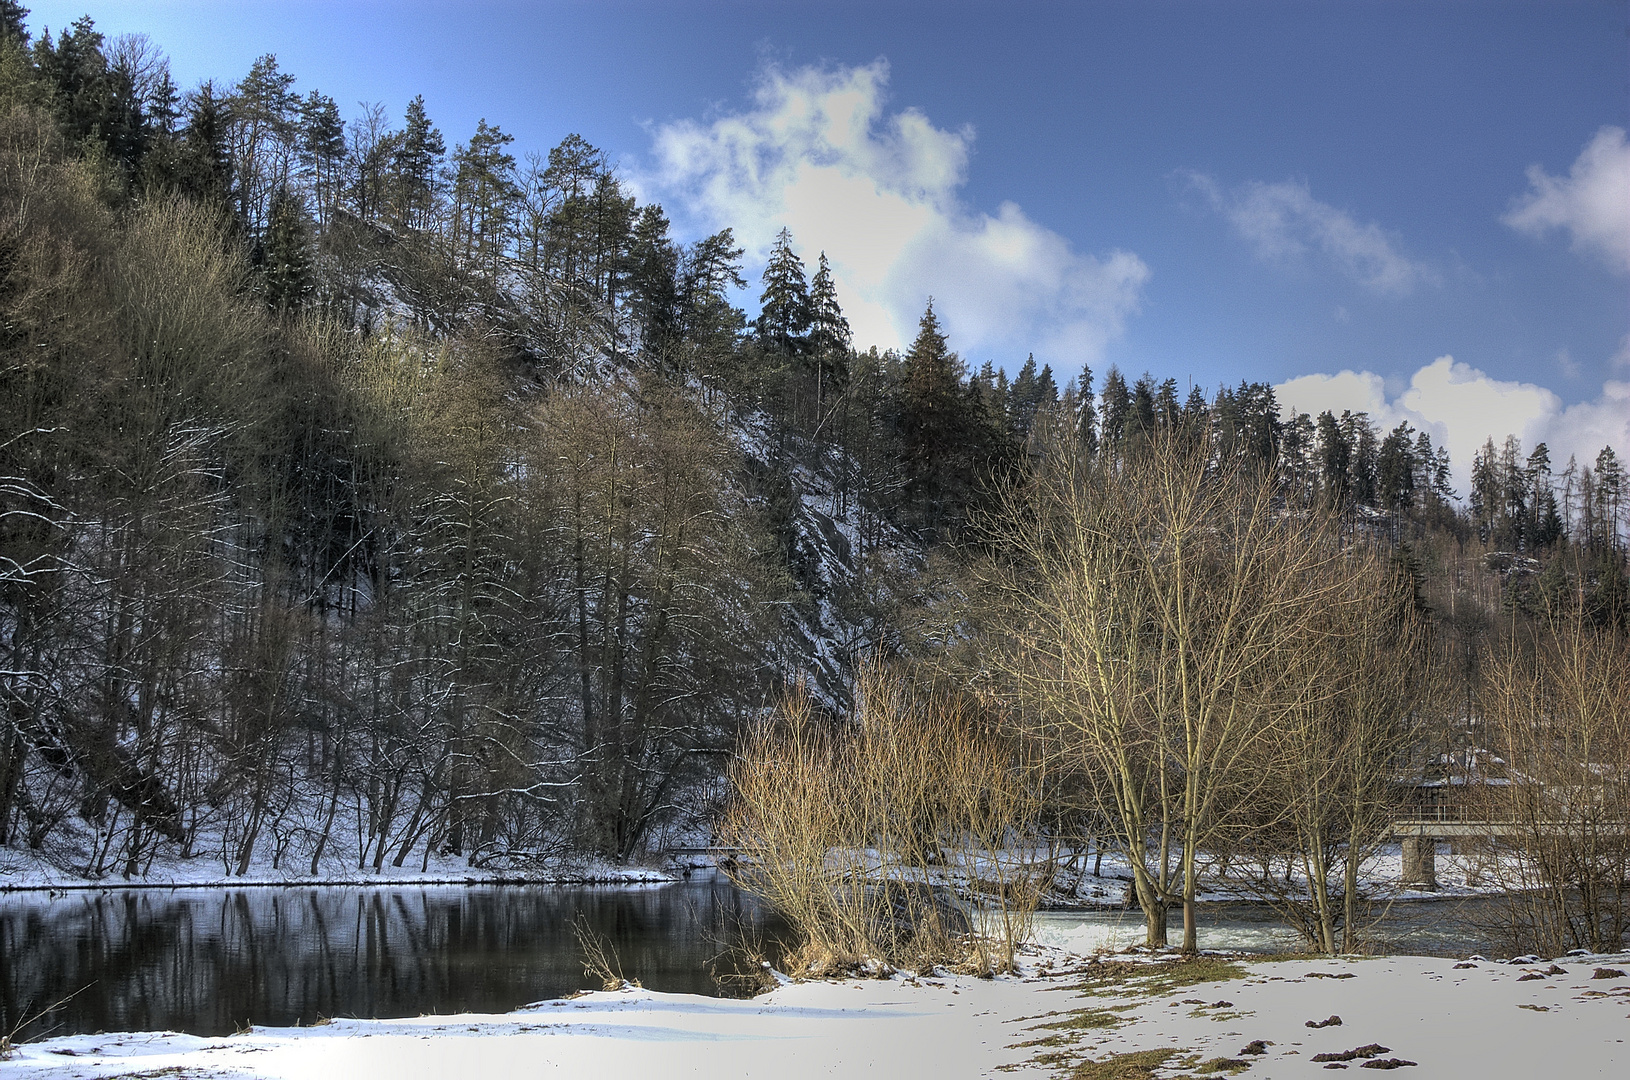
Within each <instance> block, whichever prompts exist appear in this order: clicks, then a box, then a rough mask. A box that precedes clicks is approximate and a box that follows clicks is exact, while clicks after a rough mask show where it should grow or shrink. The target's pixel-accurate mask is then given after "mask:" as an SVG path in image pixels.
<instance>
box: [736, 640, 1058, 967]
mask: <svg viewBox="0 0 1630 1080" xmlns="http://www.w3.org/2000/svg"><path fill="white" fill-rule="evenodd" d="M855 701H856V704H855V709H854V711H853V713H852V715H851V716H849V717H846V718H841V719H839V718H833V717H831V716H827V715H822V714H821V713H820V712H819V711H818V710H817V709H816V708H815V706H814V704H813V702H812V701H811V699H810V697H809V695H808V694H807V693H806V692H805V691H804V690H803V688H802V687H795V688H794V689H793V690H792V691H791V692H790V693H789V694H788V695H787V697H786V699H785V700H784V701H783V702H782V703H781V705H780V706H779V707H778V708H777V709H776V710H774V712H773V713H772V714H771V715H770V716H768V717H766V718H765V719H764V720H763V721H761V722H759V723H757V724H755V725H754V726H753V727H752V728H751V729H750V730H749V731H748V732H747V734H746V736H745V737H744V739H743V741H742V745H741V747H740V752H739V753H738V755H737V758H736V760H735V762H734V764H733V767H732V768H731V771H730V779H731V782H732V787H733V798H732V801H731V804H730V806H729V809H728V810H727V812H726V814H725V816H724V818H723V820H722V822H721V824H720V840H721V842H722V843H724V844H727V845H729V846H733V847H736V848H738V849H740V851H741V853H742V854H741V856H740V858H739V859H737V860H736V862H735V864H734V866H733V867H731V868H729V873H730V875H731V877H732V878H733V879H734V880H735V881H736V883H737V884H738V885H740V886H742V887H744V888H747V889H749V890H751V891H752V892H754V893H756V894H758V895H759V896H761V897H763V898H765V899H766V900H767V901H768V902H769V903H770V904H771V905H773V906H774V907H775V908H776V909H777V910H778V911H780V912H781V913H782V915H783V916H784V917H786V918H787V919H788V920H789V922H790V923H791V924H792V926H793V928H794V931H795V933H796V934H797V937H798V942H799V944H798V945H797V946H796V947H795V949H794V950H793V952H792V953H791V955H790V957H789V967H791V969H792V970H793V972H794V973H796V974H798V975H800V976H829V975H836V974H852V973H857V972H858V973H871V974H875V975H886V974H888V973H890V972H891V971H892V970H893V969H895V968H907V969H912V970H917V971H927V970H929V969H932V968H933V967H935V966H944V967H948V968H952V969H955V970H959V971H965V972H970V973H977V974H981V975H991V974H996V973H998V972H1002V971H1007V970H1011V968H1012V966H1013V958H1014V955H1015V952H1016V950H1017V948H1018V945H1019V943H1020V942H1022V941H1023V940H1025V938H1026V937H1027V936H1028V935H1029V931H1030V922H1031V917H1032V915H1033V914H1034V912H1035V909H1036V905H1037V902H1038V900H1039V898H1040V894H1041V889H1042V887H1043V884H1044V881H1043V877H1044V872H1043V869H1042V867H1043V866H1044V865H1045V863H1044V860H1041V859H1039V858H1038V857H1037V850H1038V846H1039V845H1038V835H1039V834H1038V821H1039V818H1040V811H1041V792H1040V787H1039V779H1038V778H1039V776H1040V771H1039V770H1038V769H1036V768H1034V767H1032V766H1033V763H1032V762H1030V761H1029V760H1028V758H1027V750H1026V747H1025V745H1024V743H1023V742H1022V741H1021V740H1020V739H1018V738H1017V737H1015V736H1014V735H1012V734H1011V733H1010V732H1008V731H1007V730H1006V728H1005V726H1004V725H1003V724H1002V723H1001V719H1000V716H999V715H998V714H997V712H996V711H995V710H994V708H993V707H992V706H991V705H990V704H989V703H986V702H980V701H978V700H975V699H972V698H970V697H968V696H967V695H964V694H959V693H955V692H946V691H938V690H919V689H917V688H914V687H912V686H911V685H910V684H909V683H908V682H907V681H906V680H905V679H904V678H903V677H902V676H901V675H900V674H899V673H897V672H895V671H892V670H889V669H885V668H881V667H873V668H870V669H867V670H865V671H863V672H862V674H861V676H860V678H859V680H858V685H857V687H856V694H855Z"/></svg>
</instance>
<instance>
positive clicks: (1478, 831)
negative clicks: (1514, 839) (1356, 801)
mask: <svg viewBox="0 0 1630 1080" xmlns="http://www.w3.org/2000/svg"><path fill="white" fill-rule="evenodd" d="M1587 824H1588V825H1589V826H1590V827H1592V828H1594V829H1596V830H1598V831H1613V832H1617V833H1621V834H1627V835H1630V826H1627V825H1623V824H1618V825H1616V824H1614V823H1613V822H1602V821H1596V822H1588V823H1587V822H1579V821H1574V822H1563V821H1514V820H1504V821H1500V820H1492V819H1480V818H1468V817H1462V816H1460V815H1458V814H1455V813H1454V812H1452V811H1450V810H1448V809H1447V808H1445V809H1444V810H1443V811H1441V812H1439V813H1437V814H1426V815H1421V816H1419V817H1415V818H1411V819H1409V820H1404V821H1394V822H1393V823H1392V835H1393V836H1395V837H1397V838H1398V839H1400V840H1402V841H1403V849H1404V850H1403V855H1404V860H1403V861H1404V865H1403V872H1402V874H1400V875H1399V879H1398V880H1399V883H1400V884H1403V885H1419V886H1422V887H1424V888H1428V889H1435V888H1437V887H1438V879H1437V842H1438V841H1439V840H1460V839H1465V838H1470V837H1476V838H1478V839H1484V838H1488V837H1493V836H1527V837H1532V836H1577V835H1580V834H1581V833H1582V832H1583V831H1584V828H1585V827H1586V825H1587Z"/></svg>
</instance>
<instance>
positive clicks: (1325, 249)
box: [1185, 173, 1440, 296]
mask: <svg viewBox="0 0 1630 1080" xmlns="http://www.w3.org/2000/svg"><path fill="white" fill-rule="evenodd" d="M1185 175H1186V176H1187V179H1188V181H1189V184H1190V186H1192V187H1193V188H1194V189H1195V190H1196V191H1198V192H1200V193H1201V194H1202V195H1204V196H1205V198H1206V200H1207V201H1208V202H1210V204H1211V206H1212V208H1213V209H1215V210H1216V211H1217V212H1218V213H1220V214H1222V215H1223V217H1225V218H1227V219H1228V222H1229V224H1231V225H1233V226H1234V230H1235V231H1236V232H1238V233H1239V234H1240V236H1242V237H1244V238H1245V239H1246V240H1248V241H1250V242H1251V244H1252V245H1253V246H1254V247H1255V248H1256V252H1257V255H1258V256H1259V257H1261V258H1262V259H1265V260H1269V261H1279V260H1290V259H1298V258H1302V257H1304V256H1305V255H1306V254H1307V253H1308V252H1309V251H1310V250H1313V251H1318V252H1320V253H1322V254H1323V255H1324V256H1325V257H1326V258H1328V259H1329V260H1330V261H1331V262H1333V263H1334V264H1335V265H1336V266H1337V267H1338V268H1339V269H1340V270H1341V271H1342V272H1343V273H1345V274H1346V275H1347V276H1349V277H1351V278H1352V279H1353V280H1355V281H1357V282H1359V283H1360V284H1362V285H1364V286H1365V287H1366V288H1369V289H1371V290H1373V291H1375V292H1378V293H1389V294H1393V295H1399V296H1401V295H1403V294H1405V293H1408V292H1411V291H1412V290H1413V289H1414V288H1415V287H1416V286H1417V285H1423V284H1426V285H1435V284H1437V283H1438V281H1439V280H1440V279H1439V277H1438V274H1437V272H1436V271H1435V270H1433V269H1432V268H1431V267H1430V266H1428V265H1427V264H1425V263H1423V262H1417V261H1415V260H1413V259H1410V258H1409V257H1408V256H1406V255H1404V254H1403V252H1402V251H1400V250H1399V248H1398V244H1397V242H1396V240H1394V238H1392V237H1391V236H1388V235H1387V233H1386V232H1385V231H1383V230H1382V228H1381V227H1380V226H1379V225H1377V224H1375V223H1374V222H1371V223H1370V224H1368V225H1360V224H1359V223H1358V222H1357V221H1355V220H1353V217H1352V215H1350V214H1348V213H1347V212H1346V211H1345V210H1338V209H1337V208H1336V207H1334V206H1331V205H1330V204H1328V203H1322V202H1320V201H1319V200H1317V199H1315V198H1314V197H1313V193H1312V192H1311V191H1310V190H1308V186H1307V185H1306V184H1305V183H1301V182H1298V181H1294V180H1287V181H1285V182H1284V183H1279V184H1265V183H1263V182H1261V181H1260V180H1252V181H1250V182H1249V183H1246V184H1242V185H1240V186H1239V187H1236V188H1235V189H1234V190H1232V191H1224V190H1223V189H1222V188H1221V187H1220V186H1219V185H1218V184H1217V182H1216V181H1215V180H1213V179H1212V178H1211V177H1209V176H1206V175H1204V174H1202V173H1187V174H1185Z"/></svg>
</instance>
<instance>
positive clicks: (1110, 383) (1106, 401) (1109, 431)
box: [1100, 364, 1132, 448]
mask: <svg viewBox="0 0 1630 1080" xmlns="http://www.w3.org/2000/svg"><path fill="white" fill-rule="evenodd" d="M1100 400H1101V401H1102V403H1103V426H1102V429H1101V430H1102V434H1101V441H1102V443H1103V445H1104V447H1105V448H1109V447H1115V448H1119V447H1120V445H1121V443H1122V442H1123V441H1124V440H1125V438H1126V426H1127V420H1128V417H1129V416H1130V414H1131V412H1132V394H1131V392H1130V391H1129V390H1127V388H1126V380H1125V379H1124V378H1122V377H1121V372H1120V369H1119V368H1117V367H1116V366H1115V365H1113V364H1111V365H1110V366H1109V371H1108V372H1106V373H1105V375H1104V392H1103V395H1102V397H1101V399H1100Z"/></svg>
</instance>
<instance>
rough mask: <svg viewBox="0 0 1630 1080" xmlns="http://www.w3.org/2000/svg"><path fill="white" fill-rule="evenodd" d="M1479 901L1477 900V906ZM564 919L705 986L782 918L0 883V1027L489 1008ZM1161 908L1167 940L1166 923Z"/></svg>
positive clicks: (1470, 918) (1058, 935)
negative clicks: (745, 937)
mask: <svg viewBox="0 0 1630 1080" xmlns="http://www.w3.org/2000/svg"><path fill="white" fill-rule="evenodd" d="M1487 903H1488V902H1487V901H1467V902H1456V901H1433V902H1429V903H1398V904H1394V905H1393V906H1392V908H1391V909H1390V911H1389V912H1388V913H1387V915H1386V917H1385V919H1384V921H1383V922H1382V923H1381V926H1380V928H1379V932H1378V933H1377V939H1378V944H1379V946H1380V947H1381V948H1382V949H1385V950H1390V951H1396V952H1414V953H1439V954H1445V955H1465V954H1467V953H1471V952H1475V951H1480V950H1485V951H1486V949H1487V947H1488V946H1486V945H1485V944H1483V943H1482V941H1481V938H1480V935H1479V934H1478V933H1477V931H1476V930H1475V929H1474V926H1475V924H1476V922H1477V921H1478V916H1479V913H1480V905H1481V906H1482V907H1483V908H1486V905H1487ZM1485 913H1486V912H1485ZM579 919H581V920H582V921H583V922H584V923H585V924H586V925H587V927H588V928H589V929H590V930H592V931H593V933H594V934H595V935H596V936H597V937H599V938H600V939H601V940H602V941H605V942H608V943H609V944H610V945H611V947H612V948H613V949H614V950H615V952H616V954H617V957H618V959H619V961H620V963H621V967H622V971H623V974H624V975H625V976H627V977H629V978H637V979H639V980H640V981H641V982H643V983H644V985H646V986H648V987H650V988H652V989H656V990H667V991H676V992H682V993H693V994H717V993H719V989H718V985H717V984H716V982H715V981H714V978H713V975H712V974H711V973H710V972H711V971H712V970H721V969H724V968H726V967H727V966H728V964H729V960H728V959H725V960H721V959H720V954H721V953H722V952H724V950H725V948H726V946H727V944H729V943H734V942H738V941H739V940H740V937H741V934H742V933H743V932H744V928H745V932H746V933H749V934H752V935H755V936H756V937H757V938H758V939H759V940H760V941H762V942H764V943H766V944H768V945H769V946H771V948H770V950H769V951H770V953H771V954H772V955H774V953H775V949H774V942H775V941H776V940H777V939H778V938H779V937H781V936H782V935H783V934H784V932H785V931H784V928H783V927H781V925H780V924H779V923H778V922H777V921H775V920H774V919H773V918H771V917H769V916H768V915H767V914H766V913H765V912H764V911H763V910H762V909H761V908H760V907H759V906H758V905H756V904H755V903H754V902H753V901H752V900H751V899H749V898H748V897H746V896H744V895H743V894H741V893H739V892H737V891H736V890H735V889H733V888H731V887H730V885H729V884H728V883H726V882H724V881H722V880H720V881H714V882H704V883H698V884H683V885H671V886H660V887H645V888H634V889H630V888H600V889H594V888H566V887H560V886H492V887H466V886H434V887H424V886H402V887H374V888H345V887H323V888H260V889H237V890H233V889H177V890H173V891H172V890H161V889H131V890H123V891H120V890H110V891H107V892H68V893H66V894H60V893H59V894H57V895H56V896H55V897H52V896H49V895H47V894H43V893H14V894H0V1032H5V1031H9V1030H11V1029H12V1028H13V1027H14V1026H15V1025H16V1024H17V1023H18V1022H19V1021H20V1019H21V1018H23V1017H29V1016H33V1015H34V1014H35V1013H36V1012H37V1011H39V1010H40V1009H41V1008H42V1007H44V1006H45V1005H48V1004H50V1003H52V1002H55V1001H58V1000H59V999H61V998H62V997H63V996H64V995H67V994H70V993H72V992H74V991H76V990H77V991H80V992H79V993H78V994H77V996H75V997H74V998H73V999H72V1000H71V1001H69V1002H67V1003H66V1004H65V1005H63V1006H61V1007H60V1008H58V1009H55V1010H53V1011H51V1012H50V1013H49V1014H47V1015H46V1016H45V1017H43V1018H42V1019H41V1020H39V1021H37V1022H35V1023H34V1024H31V1025H30V1026H29V1027H27V1028H25V1029H24V1030H23V1031H22V1032H21V1035H22V1036H23V1037H24V1038H29V1037H34V1038H38V1037H40V1036H42V1035H45V1034H58V1035H67V1034H76V1033H82V1032H94V1031H139V1030H175V1031H188V1032H192V1033H194V1034H199V1035H223V1034H228V1033H230V1032H232V1031H234V1030H236V1029H237V1028H239V1027H241V1026H242V1025H244V1024H246V1023H255V1024H264V1025H271V1026H283V1025H291V1024H295V1023H308V1024H309V1023H311V1022H313V1021H315V1020H317V1019H318V1018H320V1017H330V1016H358V1017H390V1016H417V1015H420V1014H424V1013H454V1012H503V1011H507V1010H509V1009H513V1008H515V1007H517V1006H519V1005H524V1004H526V1003H528V1002H532V1001H539V1000H542V999H544V998H551V997H560V996H563V995H566V994H569V993H571V992H572V991H574V990H579V989H582V988H584V987H587V986H590V985H591V984H592V982H593V980H591V979H589V978H588V977H586V976H585V975H584V974H583V963H582V953H581V951H580V949H579V946H578V943H577V939H576V936H575V934H574V932H573V923H574V921H577V920H579ZM1201 923H1202V931H1201V935H1200V945H1201V947H1202V948H1232V949H1245V950H1251V951H1260V952H1276V951H1281V950H1285V949H1291V948H1294V947H1295V946H1296V944H1297V939H1296V936H1295V934H1294V933H1293V932H1292V931H1290V930H1289V929H1287V928H1286V927H1284V926H1282V925H1280V924H1279V923H1278V921H1277V920H1276V919H1275V918H1274V916H1273V914H1272V913H1271V912H1270V911H1268V910H1267V909H1265V908H1263V907H1260V906H1256V905H1250V904H1230V905H1212V904H1207V905H1202V913H1201ZM1142 925H1143V924H1142V919H1141V917H1140V916H1139V914H1138V913H1137V912H1136V911H1135V910H1134V911H1131V912H1126V913H1121V912H1046V913H1042V914H1041V915H1040V916H1038V921H1037V927H1036V937H1037V938H1038V940H1040V941H1042V942H1044V943H1048V944H1056V945H1062V946H1065V947H1068V948H1072V949H1076V950H1081V951H1085V950H1089V949H1095V948H1104V947H1115V946H1119V945H1130V944H1136V943H1138V942H1140V941H1141V940H1142V938H1143V930H1142ZM1180 925H1181V924H1180V919H1177V918H1174V920H1173V924H1172V928H1173V929H1172V940H1173V941H1177V940H1180V933H1181V931H1180Z"/></svg>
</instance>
